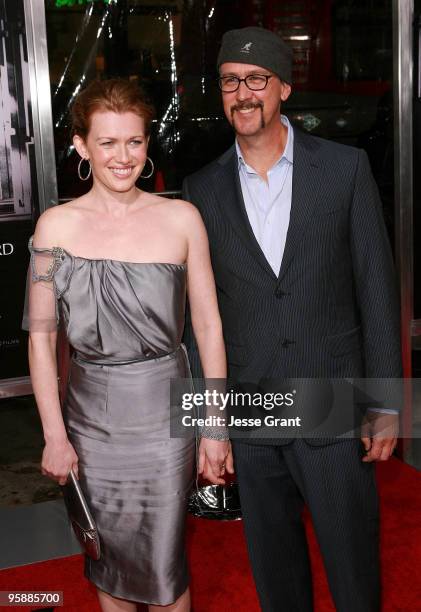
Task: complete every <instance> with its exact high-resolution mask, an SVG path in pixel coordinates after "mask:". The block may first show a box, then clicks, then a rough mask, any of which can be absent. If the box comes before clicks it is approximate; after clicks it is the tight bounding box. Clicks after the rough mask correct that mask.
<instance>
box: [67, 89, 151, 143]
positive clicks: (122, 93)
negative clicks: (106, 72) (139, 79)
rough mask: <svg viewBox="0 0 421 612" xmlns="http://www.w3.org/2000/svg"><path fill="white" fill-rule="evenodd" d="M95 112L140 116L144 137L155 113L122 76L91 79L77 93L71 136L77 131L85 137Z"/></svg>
mask: <svg viewBox="0 0 421 612" xmlns="http://www.w3.org/2000/svg"><path fill="white" fill-rule="evenodd" d="M97 111H100V112H101V111H112V112H114V113H128V112H132V113H135V114H136V115H138V116H139V117H142V119H143V121H144V123H145V136H148V135H149V134H150V130H151V122H152V119H153V118H154V116H155V111H154V108H153V106H152V105H151V104H149V102H148V101H147V100H146V98H145V95H144V93H143V92H142V90H141V89H140V87H139V86H138V85H136V84H135V83H134V82H133V81H127V80H125V79H108V80H106V81H92V83H90V84H89V85H88V86H87V87H86V89H83V90H82V91H81V92H80V94H78V96H77V97H76V99H75V101H74V103H73V106H72V136H74V135H76V134H77V135H78V136H80V137H81V138H83V139H84V140H85V139H86V137H87V135H88V132H89V130H90V127H91V125H90V123H91V117H92V115H93V113H95V112H97Z"/></svg>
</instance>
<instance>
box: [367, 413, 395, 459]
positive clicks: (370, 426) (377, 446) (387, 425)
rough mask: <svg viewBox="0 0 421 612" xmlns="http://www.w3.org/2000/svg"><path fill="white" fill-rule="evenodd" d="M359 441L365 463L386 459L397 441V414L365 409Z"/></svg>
mask: <svg viewBox="0 0 421 612" xmlns="http://www.w3.org/2000/svg"><path fill="white" fill-rule="evenodd" d="M361 431H362V436H361V441H362V443H363V445H364V448H365V452H366V455H365V456H364V457H363V459H362V460H363V461H364V462H365V463H370V462H372V461H387V460H388V459H389V457H390V456H391V455H392V453H393V451H394V450H395V447H396V444H397V441H398V438H397V436H398V431H399V414H388V413H383V412H374V411H370V410H368V411H367V415H366V416H365V418H364V421H363V424H362V427H361Z"/></svg>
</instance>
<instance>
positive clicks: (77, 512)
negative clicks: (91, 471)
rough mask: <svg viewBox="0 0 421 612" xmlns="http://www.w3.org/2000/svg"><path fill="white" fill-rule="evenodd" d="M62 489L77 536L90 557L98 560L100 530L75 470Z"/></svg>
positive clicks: (99, 554)
mask: <svg viewBox="0 0 421 612" xmlns="http://www.w3.org/2000/svg"><path fill="white" fill-rule="evenodd" d="M61 489H62V491H63V498H64V503H65V504H66V508H67V513H68V515H69V519H70V522H71V524H72V527H73V530H74V532H75V534H76V537H77V539H78V540H79V543H80V545H81V546H82V548H83V550H84V551H85V553H86V554H87V555H88V557H91V559H94V560H95V561H97V560H98V559H99V558H100V556H101V547H100V543H99V536H98V530H97V528H96V524H95V521H94V519H93V518H92V514H91V513H90V510H89V507H88V504H87V503H86V499H85V496H84V495H83V492H82V489H81V488H80V484H79V481H78V479H77V478H76V476H75V474H74V472H73V470H72V471H71V472H70V473H69V476H68V478H67V482H66V484H65V485H63V486H62V487H61Z"/></svg>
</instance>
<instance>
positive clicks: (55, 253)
mask: <svg viewBox="0 0 421 612" xmlns="http://www.w3.org/2000/svg"><path fill="white" fill-rule="evenodd" d="M33 240H34V237H33V236H31V237H30V239H29V242H28V249H29V252H30V253H31V271H32V281H33V282H38V281H48V282H51V281H52V280H53V278H54V274H55V273H56V272H57V270H58V269H59V268H60V266H61V264H62V262H63V260H64V257H65V254H64V250H63V249H62V248H61V247H52V248H51V249H47V248H39V247H34V246H33ZM37 253H51V255H52V259H51V263H50V265H49V266H48V269H47V271H46V273H45V274H38V272H37V270H36V266H35V257H34V256H35V255H36V254H37Z"/></svg>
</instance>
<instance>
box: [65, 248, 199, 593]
mask: <svg viewBox="0 0 421 612" xmlns="http://www.w3.org/2000/svg"><path fill="white" fill-rule="evenodd" d="M54 283H55V291H56V295H57V296H58V297H59V298H60V299H59V301H60V312H61V316H62V319H63V321H64V324H65V327H66V330H67V335H68V338H69V342H70V344H71V345H72V346H73V348H74V349H75V354H74V357H73V360H72V365H71V370H70V378H69V386H68V391H67V397H66V403H65V406H64V418H65V422H66V426H67V431H68V435H69V438H70V440H71V442H72V444H73V445H74V447H75V450H76V453H77V454H78V457H79V461H80V482H81V486H82V488H83V490H84V492H85V493H86V496H87V500H88V503H89V506H90V509H91V511H92V514H93V516H94V518H95V520H96V523H97V526H98V531H99V535H100V539H101V558H100V560H99V561H93V560H91V559H88V558H87V559H86V563H85V573H86V576H87V577H88V578H89V579H90V580H91V581H92V582H93V583H94V584H95V585H96V586H98V587H99V588H100V589H102V590H103V591H106V592H108V593H110V594H112V595H114V596H116V597H120V598H124V599H128V600H133V601H136V602H145V603H151V604H157V605H168V604H170V603H173V602H174V601H175V600H176V599H177V598H178V597H179V596H180V595H181V594H182V593H183V592H184V591H185V589H186V588H187V586H188V571H187V563H186V554H185V548H184V536H185V518H186V509H187V508H186V507H187V499H188V494H189V492H190V490H191V486H192V484H193V471H194V454H195V442H194V440H187V439H186V440H184V439H171V438H170V429H169V426H170V379H171V378H177V377H183V378H185V377H188V376H189V367H188V362H187V358H186V355H185V351H183V350H181V348H180V342H181V336H182V332H183V326H184V307H185V298H186V268H185V266H183V265H174V264H158V263H151V264H141V263H125V262H118V261H110V260H89V259H83V258H78V257H73V256H71V255H70V254H68V253H65V256H64V257H63V258H62V263H61V265H60V268H59V269H58V270H57V271H56V272H55V275H54Z"/></svg>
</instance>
